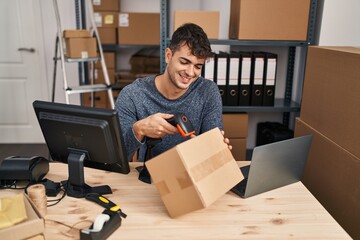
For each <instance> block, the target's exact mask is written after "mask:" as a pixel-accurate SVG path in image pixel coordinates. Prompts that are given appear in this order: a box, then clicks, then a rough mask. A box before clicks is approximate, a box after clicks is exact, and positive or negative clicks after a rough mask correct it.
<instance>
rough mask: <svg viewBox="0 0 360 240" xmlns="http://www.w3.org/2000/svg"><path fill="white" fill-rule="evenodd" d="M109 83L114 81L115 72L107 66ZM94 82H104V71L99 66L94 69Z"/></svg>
mask: <svg viewBox="0 0 360 240" xmlns="http://www.w3.org/2000/svg"><path fill="white" fill-rule="evenodd" d="M107 72H108V76H109V80H110V84H114V83H115V82H116V74H115V69H113V68H107ZM94 83H95V84H104V83H105V78H104V72H103V70H102V69H101V68H97V69H94Z"/></svg>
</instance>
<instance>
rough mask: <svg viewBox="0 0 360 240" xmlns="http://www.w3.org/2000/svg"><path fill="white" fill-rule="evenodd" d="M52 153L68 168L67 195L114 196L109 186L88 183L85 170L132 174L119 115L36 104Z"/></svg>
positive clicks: (111, 110)
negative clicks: (93, 169) (94, 194)
mask: <svg viewBox="0 0 360 240" xmlns="http://www.w3.org/2000/svg"><path fill="white" fill-rule="evenodd" d="M33 107H34V110H35V113H36V116H37V119H38V121H39V124H40V127H41V130H42V133H43V135H44V138H45V141H46V144H47V146H48V148H49V153H50V155H51V158H52V159H53V160H54V161H59V162H63V163H67V164H68V170H69V178H68V180H67V181H63V185H64V186H65V188H66V191H67V195H68V196H72V197H78V198H81V197H84V196H85V195H86V194H87V193H91V192H97V193H99V194H110V193H112V191H111V188H110V187H109V186H107V185H105V186H98V187H91V186H89V185H87V184H86V183H85V179H84V166H85V167H90V168H96V169H102V170H107V171H112V172H119V173H122V174H127V173H129V172H130V167H129V162H128V160H127V155H126V150H125V146H124V141H123V138H122V134H121V128H120V123H119V118H118V115H117V112H116V111H115V110H113V109H100V108H92V107H84V106H78V105H69V104H61V103H53V102H45V101H34V102H33Z"/></svg>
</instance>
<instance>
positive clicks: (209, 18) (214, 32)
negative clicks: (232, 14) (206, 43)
mask: <svg viewBox="0 0 360 240" xmlns="http://www.w3.org/2000/svg"><path fill="white" fill-rule="evenodd" d="M189 22H191V23H195V24H197V25H199V26H200V27H201V28H202V29H203V30H204V32H205V33H206V35H207V36H208V38H209V39H218V38H219V29H220V28H219V24H220V12H219V11H175V16H174V31H175V30H176V29H177V28H178V27H180V26H181V25H183V24H184V23H189Z"/></svg>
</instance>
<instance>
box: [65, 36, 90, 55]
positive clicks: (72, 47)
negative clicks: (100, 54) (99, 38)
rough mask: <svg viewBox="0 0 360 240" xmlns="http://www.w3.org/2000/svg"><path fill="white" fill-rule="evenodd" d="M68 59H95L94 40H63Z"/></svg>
mask: <svg viewBox="0 0 360 240" xmlns="http://www.w3.org/2000/svg"><path fill="white" fill-rule="evenodd" d="M65 44H66V51H65V56H66V57H68V58H94V57H97V52H96V39H95V38H65Z"/></svg>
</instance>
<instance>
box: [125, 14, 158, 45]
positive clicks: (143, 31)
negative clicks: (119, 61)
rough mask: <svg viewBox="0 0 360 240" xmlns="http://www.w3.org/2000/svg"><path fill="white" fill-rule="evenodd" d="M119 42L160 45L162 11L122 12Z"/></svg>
mask: <svg viewBox="0 0 360 240" xmlns="http://www.w3.org/2000/svg"><path fill="white" fill-rule="evenodd" d="M145 23H146V24H145ZM118 44H129V45H159V44H160V13H138V12H137V13H135V12H132V13H130V12H129V13H120V15H119V27H118Z"/></svg>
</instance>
